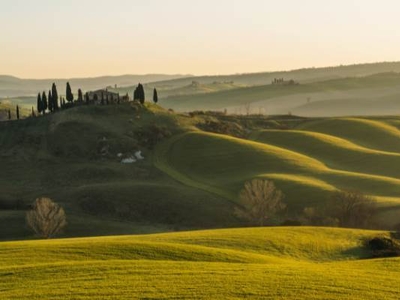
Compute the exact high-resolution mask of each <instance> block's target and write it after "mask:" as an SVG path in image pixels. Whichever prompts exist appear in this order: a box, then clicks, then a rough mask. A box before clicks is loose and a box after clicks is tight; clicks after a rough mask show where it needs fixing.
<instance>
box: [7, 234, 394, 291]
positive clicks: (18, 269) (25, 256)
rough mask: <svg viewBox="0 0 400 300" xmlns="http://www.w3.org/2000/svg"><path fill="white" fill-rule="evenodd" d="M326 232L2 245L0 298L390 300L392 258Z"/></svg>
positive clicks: (357, 239)
mask: <svg viewBox="0 0 400 300" xmlns="http://www.w3.org/2000/svg"><path fill="white" fill-rule="evenodd" d="M376 235H387V233H385V232H372V231H357V230H339V229H324V228H318V229H317V228H260V229H250V228H249V229H229V230H212V231H198V232H182V233H173V234H156V235H146V236H124V237H99V238H86V239H67V240H52V241H48V240H46V241H28V242H7V243H4V242H3V243H1V244H0V245H1V248H0V249H1V250H0V258H1V259H0V276H1V277H2V280H1V282H0V298H1V299H55V298H58V299H59V298H63V299H93V298H101V299H144V298H146V299H155V298H157V299H177V298H180V299H193V298H196V299H242V298H250V299H260V298H263V299H288V298H292V299H293V298H296V299H350V298H351V299H374V298H383V299H395V298H396V297H397V292H398V291H397V286H398V284H399V272H400V271H399V263H400V261H399V260H398V259H378V260H364V259H362V258H365V257H367V256H368V255H369V254H368V253H367V252H366V251H365V250H364V249H363V248H362V241H363V240H364V239H365V238H367V237H372V236H376Z"/></svg>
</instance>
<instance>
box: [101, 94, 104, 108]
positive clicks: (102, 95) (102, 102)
mask: <svg viewBox="0 0 400 300" xmlns="http://www.w3.org/2000/svg"><path fill="white" fill-rule="evenodd" d="M101 105H104V93H103V92H101Z"/></svg>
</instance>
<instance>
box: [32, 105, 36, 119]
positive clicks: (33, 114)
mask: <svg viewBox="0 0 400 300" xmlns="http://www.w3.org/2000/svg"><path fill="white" fill-rule="evenodd" d="M32 117H36V115H35V110H34V109H33V106H32Z"/></svg>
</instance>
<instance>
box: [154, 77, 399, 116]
mask: <svg viewBox="0 0 400 300" xmlns="http://www.w3.org/2000/svg"><path fill="white" fill-rule="evenodd" d="M399 83H400V75H399V74H398V73H384V74H377V75H372V76H367V77H349V78H341V79H334V80H328V81H319V82H313V83H304V84H300V85H295V86H279V85H278V86H277V85H270V84H269V83H266V84H267V85H263V86H253V87H246V88H239V89H233V90H228V91H219V92H215V93H211V94H198V95H183V96H170V97H168V98H167V99H163V100H162V101H161V102H160V103H161V105H163V106H164V107H167V108H173V109H175V110H178V111H191V110H210V109H217V110H223V109H228V111H229V112H231V113H237V114H238V113H241V114H245V113H247V111H246V105H249V109H250V112H251V113H260V112H261V113H264V114H265V113H266V114H286V113H288V112H291V113H293V114H299V115H303V116H349V115H385V114H396V113H400V104H399V103H400V102H399V101H397V99H399V98H400V84H399Z"/></svg>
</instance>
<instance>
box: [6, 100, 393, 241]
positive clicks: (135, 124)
mask: <svg viewBox="0 0 400 300" xmlns="http://www.w3.org/2000/svg"><path fill="white" fill-rule="evenodd" d="M207 124H208V125H207ZM209 124H214V125H213V126H214V127H212V128H214V129H217V132H224V130H226V128H233V130H232V134H236V133H237V136H240V138H239V137H232V136H229V135H226V134H216V133H211V132H206V131H203V130H208V129H207V128H209V126H210V125H209ZM215 126H216V127H215ZM398 126H400V119H398V118H395V117H391V118H389V117H387V118H385V117H379V118H319V119H306V118H298V117H291V116H277V117H271V118H267V117H262V116H249V117H246V116H242V117H239V116H229V115H217V114H193V115H185V114H176V113H173V112H169V111H166V110H164V109H162V108H161V107H159V106H156V105H152V104H147V105H146V106H145V107H142V106H139V105H136V104H125V105H116V106H82V107H75V108H73V109H70V110H66V111H62V112H59V113H56V114H52V115H46V116H45V117H40V118H28V119H25V120H20V121H12V122H2V123H1V124H0V144H1V145H2V147H1V148H0V164H1V166H2V172H1V173H0V188H1V190H2V193H1V195H0V217H1V218H2V220H6V221H7V222H8V224H9V226H7V227H2V228H1V229H0V239H2V240H7V239H19V238H26V237H32V235H31V233H30V232H29V231H28V230H27V229H26V228H25V225H24V223H25V222H24V214H25V211H26V209H27V206H28V205H29V204H30V203H32V201H33V200H34V199H35V198H36V197H40V196H50V197H51V198H53V199H54V200H55V201H56V202H59V203H60V204H61V205H62V206H63V207H65V209H66V212H67V215H68V221H69V225H68V227H67V230H66V232H65V233H64V236H70V237H71V236H88V235H108V234H133V233H148V232H160V231H172V230H182V229H200V228H221V227H231V226H242V225H244V224H243V223H242V222H241V221H240V220H238V219H237V218H236V217H235V216H234V214H233V212H234V206H235V205H236V204H237V201H238V193H239V191H240V190H241V189H242V187H243V184H244V183H245V182H246V181H248V180H250V179H253V178H255V177H262V178H268V179H271V180H273V181H274V182H275V183H276V185H277V186H278V188H279V189H281V190H282V191H283V192H284V194H285V202H286V203H287V204H288V209H289V210H288V218H291V217H296V216H297V215H299V214H301V213H302V211H303V209H304V208H305V207H309V206H319V205H323V204H324V203H325V202H326V201H328V200H329V199H330V197H331V195H332V192H334V191H336V190H338V189H355V190H359V191H361V192H364V193H366V194H368V195H371V196H374V197H376V199H377V201H378V202H379V205H380V217H381V219H382V221H383V222H382V223H383V225H384V226H387V227H388V228H389V227H391V226H393V225H395V224H397V223H398V215H399V213H400V171H399V170H398V168H397V165H398V164H399V163H400V144H399V143H398V139H399V135H400V134H399V130H398ZM218 128H222V129H223V130H222V131H218ZM201 129H202V130H201ZM245 137H248V139H245ZM139 150H140V151H142V154H143V155H144V157H145V159H144V160H142V161H138V162H136V163H134V164H128V165H126V164H122V163H121V160H122V159H123V158H127V157H130V156H132V155H134V153H135V152H136V151H139ZM120 156H122V157H120Z"/></svg>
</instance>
